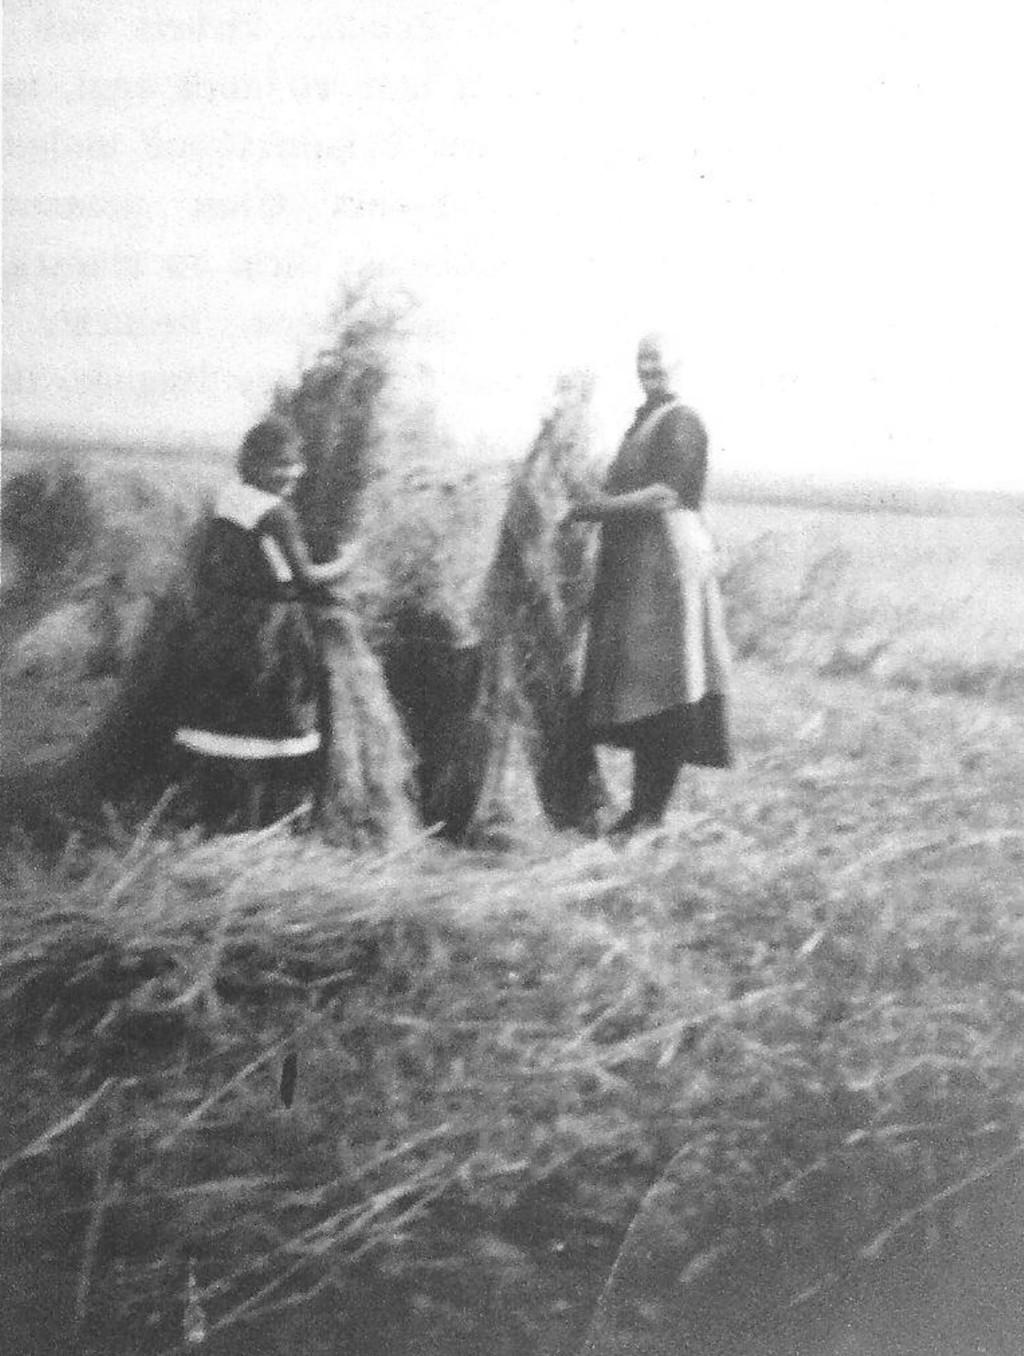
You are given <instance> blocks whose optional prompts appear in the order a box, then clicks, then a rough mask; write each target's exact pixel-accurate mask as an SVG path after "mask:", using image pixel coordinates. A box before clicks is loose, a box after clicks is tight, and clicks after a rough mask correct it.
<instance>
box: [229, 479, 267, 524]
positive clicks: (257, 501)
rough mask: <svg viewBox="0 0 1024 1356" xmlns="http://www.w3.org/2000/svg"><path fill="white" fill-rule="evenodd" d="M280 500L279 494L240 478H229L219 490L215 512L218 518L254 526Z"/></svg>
mask: <svg viewBox="0 0 1024 1356" xmlns="http://www.w3.org/2000/svg"><path fill="white" fill-rule="evenodd" d="M280 502H281V496H280V495H279V494H271V493H270V492H269V491H268V490H259V489H257V488H256V486H255V485H246V484H245V482H244V481H241V480H231V481H229V482H228V483H227V485H225V486H224V488H223V489H222V490H221V492H220V496H219V498H218V500H217V507H216V509H215V512H216V515H217V517H218V518H226V519H227V520H228V521H229V522H232V523H237V524H238V526H239V527H244V528H247V529H248V528H253V527H255V526H256V524H257V523H258V522H259V520H260V519H261V518H262V517H263V515H264V514H265V513H269V511H270V510H271V509H272V508H276V507H277V505H278V504H280Z"/></svg>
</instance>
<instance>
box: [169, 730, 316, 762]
mask: <svg viewBox="0 0 1024 1356" xmlns="http://www.w3.org/2000/svg"><path fill="white" fill-rule="evenodd" d="M174 742H175V743H176V744H181V745H182V747H183V748H186V749H191V751H192V752H193V753H205V754H207V755H208V756H209V757H211V758H300V757H301V756H302V755H303V754H307V753H316V751H317V749H318V748H319V747H320V732H319V731H318V730H311V731H310V732H309V734H304V735H292V736H290V737H288V738H286V739H265V738H263V737H262V736H260V735H237V734H217V733H215V732H214V731H213V730H194V729H192V728H191V727H190V726H182V728H181V729H179V730H178V732H177V733H176V734H175V736H174Z"/></svg>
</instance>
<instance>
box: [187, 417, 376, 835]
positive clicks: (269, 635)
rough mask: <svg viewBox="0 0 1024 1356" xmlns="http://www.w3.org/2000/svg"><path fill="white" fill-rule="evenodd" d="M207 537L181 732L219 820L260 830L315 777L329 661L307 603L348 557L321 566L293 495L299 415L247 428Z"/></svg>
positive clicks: (205, 817)
mask: <svg viewBox="0 0 1024 1356" xmlns="http://www.w3.org/2000/svg"><path fill="white" fill-rule="evenodd" d="M236 464H237V469H238V479H237V480H233V481H231V482H230V483H229V484H228V485H226V486H225V487H224V489H223V490H222V492H221V494H220V497H219V498H218V500H217V503H216V507H215V510H214V516H213V519H212V521H211V522H210V523H209V525H208V528H207V532H206V536H205V539H204V541H203V544H202V548H201V553H200V558H199V563H198V570H197V578H196V589H195V599H194V609H193V611H194V620H193V628H192V636H191V644H190V647H189V653H188V655H187V656H185V657H184V663H183V665H182V669H183V673H184V678H183V692H182V707H181V713H180V719H179V724H178V729H177V732H176V735H175V742H176V744H177V745H179V746H180V748H181V749H183V750H185V751H186V753H187V755H188V759H189V763H190V765H191V766H190V768H189V770H188V772H187V773H186V780H188V781H190V782H192V783H193V784H194V785H195V787H196V788H197V790H198V801H199V803H198V807H197V808H198V814H199V818H200V821H201V822H202V823H203V824H204V825H205V826H206V827H208V828H211V829H227V828H254V827H256V826H258V825H260V824H263V823H266V822H269V821H270V820H272V819H273V818H275V817H277V815H279V814H283V813H284V812H285V811H286V810H288V809H290V808H292V806H294V805H295V804H296V803H297V802H298V801H300V800H301V799H302V796H303V794H304V793H305V792H307V791H308V790H310V789H311V788H312V786H313V784H314V783H315V780H316V768H317V752H318V750H319V747H320V739H321V732H320V723H321V722H320V702H321V692H320V689H321V682H320V677H321V662H320V653H319V647H318V644H317V637H316V632H315V630H314V626H313V623H312V620H311V617H310V613H309V608H308V604H309V603H310V602H311V601H312V600H313V599H315V598H316V597H317V595H318V594H320V595H323V596H325V597H326V596H327V595H326V594H324V589H325V586H326V585H327V584H330V583H332V582H334V581H335V580H338V579H340V578H341V577H342V576H343V575H344V574H345V572H346V571H347V569H348V567H349V563H350V560H351V555H352V552H351V549H350V550H349V551H348V552H346V553H343V554H342V555H341V556H339V557H338V558H337V559H335V560H332V561H328V562H327V563H325V564H320V565H317V564H314V563H313V562H312V561H311V559H310V557H309V552H308V550H307V547H306V544H305V541H304V540H303V536H302V531H301V528H300V526H299V522H298V518H297V517H296V515H295V511H294V510H293V508H292V507H291V505H290V504H289V503H288V500H289V498H290V496H291V494H292V493H293V491H294V489H295V486H296V485H297V483H298V481H299V478H300V477H301V475H302V473H303V470H304V467H303V463H302V461H301V459H300V456H299V450H298V440H297V438H296V436H295V433H294V431H293V429H292V427H291V425H290V424H288V423H287V422H286V421H285V420H283V419H281V418H278V417H276V416H275V417H271V418H269V419H266V420H264V421H263V422H262V423H259V424H256V425H255V426H254V427H253V428H251V429H250V430H249V432H248V433H247V434H246V435H245V438H244V440H243V442H242V447H241V450H240V452H239V455H238V459H237V463H236Z"/></svg>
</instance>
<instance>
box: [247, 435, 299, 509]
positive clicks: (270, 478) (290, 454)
mask: <svg viewBox="0 0 1024 1356" xmlns="http://www.w3.org/2000/svg"><path fill="white" fill-rule="evenodd" d="M305 469H306V468H305V466H304V465H303V464H302V461H301V459H300V457H299V454H298V449H297V448H295V447H289V448H285V449H284V450H283V451H282V453H281V455H280V456H279V457H276V458H275V459H274V460H273V461H271V462H267V463H266V464H265V465H264V466H262V467H260V469H259V472H258V477H257V478H258V481H259V488H260V489H261V490H266V491H267V492H268V493H270V494H279V495H283V496H284V498H286V499H287V498H290V497H291V495H293V494H294V493H295V487H296V486H297V485H298V483H299V481H300V480H301V479H302V476H303V473H304V472H305Z"/></svg>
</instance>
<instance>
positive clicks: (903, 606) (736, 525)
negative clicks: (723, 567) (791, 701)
mask: <svg viewBox="0 0 1024 1356" xmlns="http://www.w3.org/2000/svg"><path fill="white" fill-rule="evenodd" d="M710 516H711V521H712V524H713V526H714V528H715V530H716V532H717V535H718V538H719V541H720V543H721V546H722V548H723V549H724V553H725V555H726V556H727V557H736V556H743V555H744V554H746V556H747V558H748V560H750V561H751V570H752V573H753V574H755V575H756V587H753V591H754V592H755V593H756V594H757V596H758V601H757V602H756V603H755V606H758V607H759V608H760V610H761V611H762V613H763V616H764V619H765V621H766V623H767V622H770V621H771V619H772V618H775V619H776V622H777V625H778V633H777V634H776V635H775V636H771V635H767V636H762V638H761V646H762V648H763V647H767V649H768V650H769V652H770V651H772V649H773V647H774V649H775V657H779V658H785V659H787V660H791V661H795V662H798V663H803V664H808V665H810V666H811V667H815V668H818V669H826V670H828V671H829V672H830V673H834V674H835V675H836V676H842V675H843V674H844V672H849V671H854V672H855V671H858V666H863V669H862V671H864V672H869V673H870V674H871V675H872V676H874V677H877V678H881V679H885V680H889V681H897V682H899V683H901V684H905V685H908V686H915V687H916V686H919V687H925V688H929V687H930V688H938V689H939V690H953V691H961V690H962V691H963V692H965V693H973V694H975V695H989V692H990V690H991V695H994V696H996V697H1000V698H1008V697H1011V696H1013V697H1018V698H1021V699H1024V637H1022V635H1021V630H1020V599H1021V597H1022V590H1024V532H1022V531H1021V522H1020V520H1018V519H1017V518H1015V517H1013V516H977V517H973V516H972V517H957V516H953V515H943V516H923V515H913V514H889V513H871V514H866V513H846V512H842V513H838V512H828V511H821V510H817V509H813V508H783V507H777V506H774V505H771V506H769V505H758V504H719V505H716V506H714V507H713V509H712V511H711V515H710ZM751 553H752V554H751Z"/></svg>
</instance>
